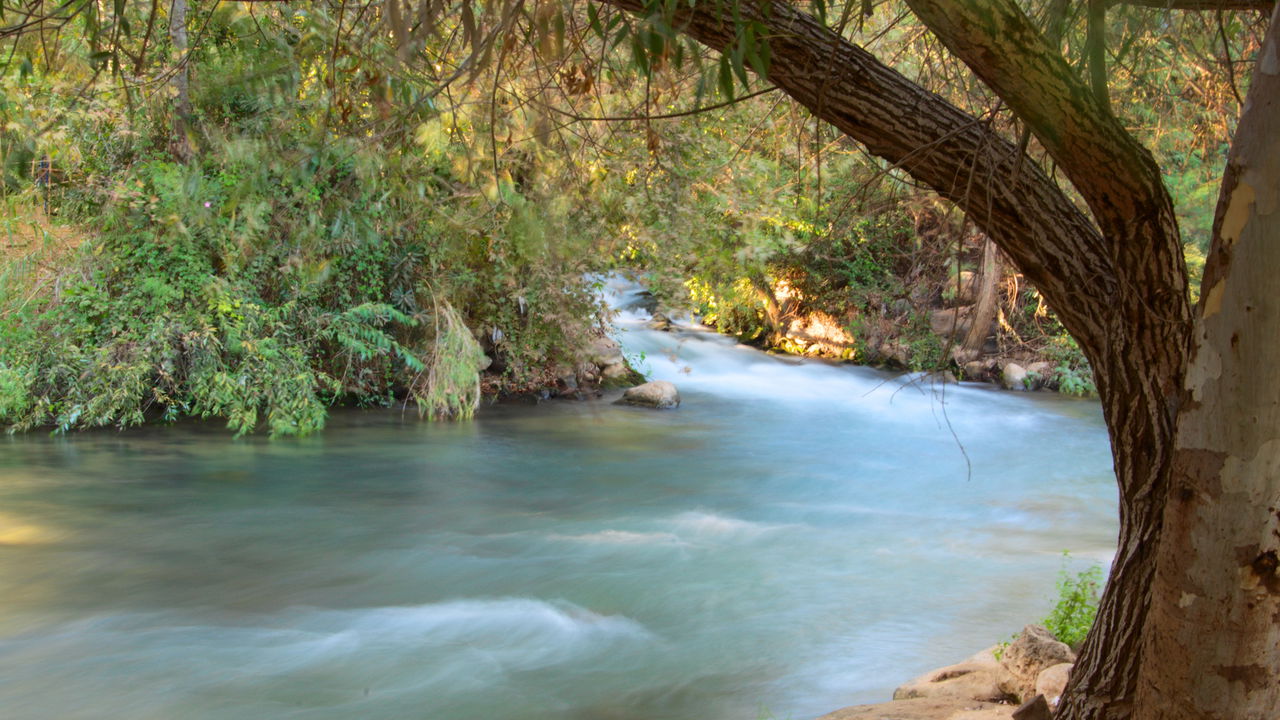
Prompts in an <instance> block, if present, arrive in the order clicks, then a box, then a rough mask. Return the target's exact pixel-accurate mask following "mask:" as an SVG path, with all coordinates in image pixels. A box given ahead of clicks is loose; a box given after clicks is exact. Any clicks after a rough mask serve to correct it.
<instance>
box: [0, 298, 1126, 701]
mask: <svg viewBox="0 0 1280 720" xmlns="http://www.w3.org/2000/svg"><path fill="white" fill-rule="evenodd" d="M638 320H639V318H637V317H635V316H624V317H623V318H622V319H621V322H620V324H621V326H622V327H623V328H624V333H623V337H624V345H625V346H626V349H627V350H628V351H629V352H630V353H632V354H633V356H634V357H636V359H637V360H638V361H639V363H640V364H641V365H642V366H646V367H647V370H648V371H649V373H650V374H651V375H652V376H654V377H657V378H664V379H670V380H673V381H674V382H676V383H677V384H678V385H679V386H680V388H681V393H682V396H683V405H682V406H681V407H680V408H679V409H678V410H674V411H652V410H643V409H637V408H626V407H620V406H616V405H612V404H608V403H607V402H590V403H573V402H558V401H557V402H551V403H544V404H542V405H539V406H536V407H535V406H498V407H492V408H488V409H485V410H483V411H482V412H481V413H480V415H479V417H478V419H477V420H476V421H475V422H473V423H468V424H458V425H447V424H428V423H420V422H417V421H416V419H414V418H413V417H412V415H411V414H410V415H407V416H406V415H404V414H402V413H400V412H398V411H369V412H354V411H352V412H341V413H337V414H336V415H335V416H334V418H333V419H332V421H331V423H330V427H329V429H328V430H326V431H325V432H324V433H323V434H322V435H321V436H319V437H314V438H309V439H305V440H301V441H284V442H270V441H267V440H265V439H262V438H254V437H251V438H242V439H233V438H231V437H229V435H228V434H227V433H226V432H225V431H224V430H222V429H221V428H219V427H217V426H214V425H209V424H195V423H193V424H184V425H178V426H176V427H164V428H145V429H139V430H131V431H128V432H125V433H115V432H91V433H83V434H77V435H71V436H67V437H52V438H51V437H48V436H45V435H42V434H30V435H25V436H19V437H14V438H10V439H6V440H0V717H3V718H6V719H8V720H51V719H59V720H63V719H72V718H94V719H97V718H112V719H116V718H129V719H130V720H150V719H154V720H176V719H182V720H186V719H199V720H204V719H214V718H217V719H227V720H231V719H235V720H242V719H254V720H257V719H272V718H306V719H308V720H310V719H313V718H314V719H320V718H325V719H330V718H332V719H335V720H337V719H341V720H354V719H363V718H370V719H382V718H385V719H388V720H392V719H394V720H406V719H414V718H421V719H424V720H455V719H456V720H480V719H483V720H505V719H511V720H515V719H519V720H541V719H552V718H556V719H560V718H564V719H568V720H633V719H634V720H658V719H672V720H677V719H678V720H695V719H696V720H754V719H756V718H761V717H772V718H778V719H779V720H782V719H784V718H810V717H814V716H817V715H820V714H822V713H825V712H828V711H831V710H834V709H836V708H838V707H841V706H843V705H847V704H851V703H856V702H875V701H880V700H884V699H887V697H888V694H889V693H890V692H891V691H892V688H893V687H894V686H895V685H896V684H898V683H900V682H902V681H904V680H906V679H908V678H910V677H912V676H913V675H915V674H918V673H920V672H922V671H924V670H927V669H929V668H931V667H936V666H939V665H943V664H948V663H950V662H954V661H957V660H959V659H961V658H962V657H964V656H966V655H968V654H970V653H972V652H975V651H977V650H979V649H981V648H983V647H985V646H987V645H990V644H992V643H994V642H996V641H999V640H1001V639H1005V638H1007V637H1008V636H1009V634H1010V633H1011V632H1013V631H1015V630H1016V629H1018V628H1019V627H1020V626H1021V625H1022V624H1023V623H1025V622H1028V621H1032V620H1035V619H1037V618H1039V617H1041V616H1043V615H1044V613H1045V612H1046V611H1047V609H1048V608H1049V607H1050V605H1051V603H1052V596H1053V583H1054V579H1055V576H1056V574H1057V573H1058V571H1059V568H1060V567H1061V566H1062V562H1063V561H1062V558H1061V552H1062V551H1063V550H1064V549H1070V550H1071V551H1072V552H1073V559H1072V561H1071V563H1070V564H1071V566H1072V567H1077V566H1079V565H1081V564H1087V562H1089V561H1091V560H1092V559H1096V560H1098V561H1101V562H1106V560H1107V559H1109V557H1110V553H1111V550H1112V548H1113V544H1114V534H1115V502H1116V501H1115V483H1114V479H1113V476H1112V473H1111V469H1110V455H1109V451H1108V446H1107V438H1106V433H1105V431H1104V428H1103V426H1102V421H1101V417H1100V412H1099V410H1098V408H1097V406H1096V404H1095V403H1092V402H1085V401H1073V400H1068V399H1064V398H1059V397H1056V396H1046V395H1023V394H1013V393H1003V392H999V391H995V390H992V389H989V388H986V387H979V386H970V385H961V386H956V385H947V386H937V387H935V386H932V385H930V384H928V383H926V382H920V381H916V382H904V381H903V379H892V378H890V376H887V375H884V374H882V373H877V372H874V371H871V370H867V369H859V368H853V367H847V366H845V367H841V366H833V365H826V364H822V363H814V362H797V361H794V360H789V359H779V358H774V357H770V356H766V355H763V354H761V353H758V352H755V351H752V350H748V349H744V348H741V347H737V346H734V345H733V344H732V343H731V342H729V341H728V340H726V339H724V338H721V337H718V336H715V335H712V334H710V333H707V332H703V331H697V330H690V329H685V330H680V331H677V332H674V333H658V332H649V331H644V330H641V329H639V325H638ZM641 358H642V359H641ZM966 456H967V461H966Z"/></svg>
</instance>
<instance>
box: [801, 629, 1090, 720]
mask: <svg viewBox="0 0 1280 720" xmlns="http://www.w3.org/2000/svg"><path fill="white" fill-rule="evenodd" d="M997 656H998V658H997ZM1074 661H1075V655H1074V654H1073V653H1072V652H1071V649H1070V648H1068V647H1067V646H1066V645H1065V644H1063V643H1061V642H1058V640H1057V639H1055V638H1054V637H1053V635H1052V634H1050V633H1049V631H1048V630H1046V629H1044V628H1043V627H1040V626H1039V625H1028V626H1027V627H1025V628H1023V630H1022V632H1021V633H1019V635H1018V637H1017V638H1016V639H1015V640H1014V641H1013V642H1012V643H1011V644H1009V645H1008V646H1006V647H1004V648H1001V647H1000V646H992V647H990V648H987V649H986V650H983V651H982V652H980V653H978V654H976V655H974V656H972V657H970V658H968V659H967V660H965V661H963V662H960V663H957V664H955V665H948V666H947V667H944V668H939V669H937V670H934V671H932V672H928V673H925V674H924V675H921V676H920V677H918V678H916V679H914V680H912V681H910V682H908V683H906V684H904V685H902V686H901V687H899V688H898V689H897V690H895V691H894V692H893V702H888V703H879V704H877V705H859V706H855V707H848V708H844V709H841V710H837V711H836V712H833V713H830V714H828V715H823V716H822V717H821V718H819V719H818V720H1009V719H1010V718H1012V719H1013V720H1034V719H1035V718H1036V717H1047V715H1044V713H1047V712H1048V710H1051V709H1052V708H1054V707H1056V706H1057V704H1058V698H1059V697H1061V695H1062V691H1063V690H1064V689H1065V688H1066V684H1067V678H1068V677H1069V676H1070V674H1071V663H1073V662H1074ZM1020 704H1021V707H1020Z"/></svg>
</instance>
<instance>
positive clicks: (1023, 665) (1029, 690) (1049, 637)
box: [1000, 625, 1076, 700]
mask: <svg viewBox="0 0 1280 720" xmlns="http://www.w3.org/2000/svg"><path fill="white" fill-rule="evenodd" d="M1075 660H1076V656H1075V653H1073V652H1071V648H1069V647H1067V644H1066V643H1063V642H1059V641H1058V640H1057V639H1056V638H1054V637H1053V634H1052V633H1050V632H1049V631H1048V630H1046V629H1044V628H1043V627H1041V626H1039V625H1028V626H1026V627H1025V628H1023V629H1022V632H1021V633H1019V634H1018V637H1017V638H1016V639H1015V640H1014V641H1013V643H1012V644H1010V645H1009V647H1007V648H1005V651H1004V654H1003V655H1001V656H1000V664H1001V665H1003V666H1004V668H1005V669H1006V670H1008V671H1009V678H1008V680H1007V681H1006V682H1005V683H1003V685H1002V688H1003V689H1004V690H1005V692H1006V693H1008V694H1010V695H1014V696H1016V697H1018V698H1019V699H1021V700H1029V699H1031V698H1032V697H1034V696H1035V695H1036V680H1038V679H1039V677H1040V673H1042V672H1044V671H1045V670H1046V669H1048V668H1050V667H1053V666H1054V665H1059V664H1062V663H1072V662H1075Z"/></svg>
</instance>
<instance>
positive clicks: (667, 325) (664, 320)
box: [648, 311, 674, 332]
mask: <svg viewBox="0 0 1280 720" xmlns="http://www.w3.org/2000/svg"><path fill="white" fill-rule="evenodd" d="M648 324H649V329H650V330H661V331H662V332H671V328H672V326H673V325H674V323H672V322H671V318H669V317H667V316H666V315H664V314H663V313H660V312H657V311H655V312H654V313H653V315H652V316H651V317H650V318H649V323H648Z"/></svg>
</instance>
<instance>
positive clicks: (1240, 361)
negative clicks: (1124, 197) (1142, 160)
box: [1138, 11, 1280, 720]
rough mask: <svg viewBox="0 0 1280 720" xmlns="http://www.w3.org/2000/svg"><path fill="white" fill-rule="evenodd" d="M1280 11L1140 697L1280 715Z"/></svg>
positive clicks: (1190, 384)
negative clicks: (1279, 371) (1278, 338)
mask: <svg viewBox="0 0 1280 720" xmlns="http://www.w3.org/2000/svg"><path fill="white" fill-rule="evenodd" d="M1278 21H1280V11H1278V12H1274V13H1273V15H1272V19H1271V27H1270V29H1269V30H1268V33H1267V38H1266V40H1265V42H1264V44H1263V47H1262V50H1261V51H1260V52H1259V55H1258V63H1257V68H1256V70H1255V72H1254V75H1253V82H1252V86H1251V87H1250V90H1249V96H1248V98H1247V100H1246V102H1245V110H1244V114H1243V116H1242V117H1241V120H1240V124H1239V128H1238V129H1237V131H1236V137H1235V140H1234V142H1233V145H1232V151H1231V155H1230V158H1229V159H1228V166H1227V170H1226V173H1225V177H1224V180H1223V186H1222V191H1221V197H1220V200H1219V204H1218V210H1217V213H1216V216H1215V222H1214V237H1213V245H1212V248H1211V249H1210V253H1209V263H1208V265H1207V266H1206V268H1205V285H1204V287H1206V288H1209V291H1208V292H1207V293H1206V294H1205V296H1204V298H1203V299H1202V302H1201V305H1200V311H1201V317H1200V318H1199V322H1198V323H1197V327H1196V332H1195V348H1194V351H1193V359H1192V361H1191V365H1190V368H1189V370H1188V374H1187V383H1186V392H1187V402H1186V403H1185V404H1184V409H1183V410H1182V412H1181V414H1180V415H1179V424H1178V437H1177V443H1176V446H1177V455H1176V460H1175V475H1174V482H1175V488H1176V492H1175V493H1173V495H1172V497H1171V499H1170V502H1169V503H1168V506H1167V508H1166V510H1165V516H1164V525H1165V532H1164V535H1163V537H1162V538H1161V544H1160V548H1159V552H1158V555H1157V570H1156V578H1155V585H1154V588H1153V592H1154V598H1155V603H1154V605H1153V607H1152V610H1151V616H1150V619H1149V621H1148V624H1147V627H1146V629H1145V630H1146V632H1145V638H1144V645H1145V654H1146V655H1147V656H1148V657H1149V658H1150V659H1149V660H1148V662H1146V663H1145V664H1144V665H1143V668H1142V674H1141V678H1140V687H1139V696H1138V697H1139V703H1140V706H1141V707H1142V708H1143V710H1144V712H1149V713H1150V715H1149V717H1159V718H1162V719H1163V718H1167V719H1168V720H1184V719H1185V720H1190V719H1191V718H1196V719H1197V720H1200V719H1204V718H1211V719H1213V720H1227V719H1228V718H1229V719H1231V720H1271V719H1273V718H1275V717H1276V713H1277V712H1280V710H1278V708H1280V575H1277V570H1280V559H1278V558H1280V375H1277V372H1276V369H1277V367H1280V345H1277V343H1276V336H1277V332H1278V331H1280V308H1278V307H1277V306H1276V302H1275V299H1276V297H1277V296H1280V276H1277V275H1276V268H1277V267H1280V28H1277V22H1278Z"/></svg>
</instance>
